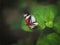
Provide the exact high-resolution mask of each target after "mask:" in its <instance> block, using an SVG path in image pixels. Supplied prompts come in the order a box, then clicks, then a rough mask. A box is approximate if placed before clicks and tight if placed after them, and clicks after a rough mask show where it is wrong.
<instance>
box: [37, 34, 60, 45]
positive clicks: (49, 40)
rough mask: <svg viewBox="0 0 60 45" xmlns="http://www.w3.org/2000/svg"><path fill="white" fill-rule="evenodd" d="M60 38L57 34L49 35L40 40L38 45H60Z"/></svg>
mask: <svg viewBox="0 0 60 45" xmlns="http://www.w3.org/2000/svg"><path fill="white" fill-rule="evenodd" d="M59 38H60V37H59V36H58V35H57V34H55V33H52V34H49V35H47V36H45V37H43V38H39V40H38V41H37V45H60V43H59V42H60V39H59Z"/></svg>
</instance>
